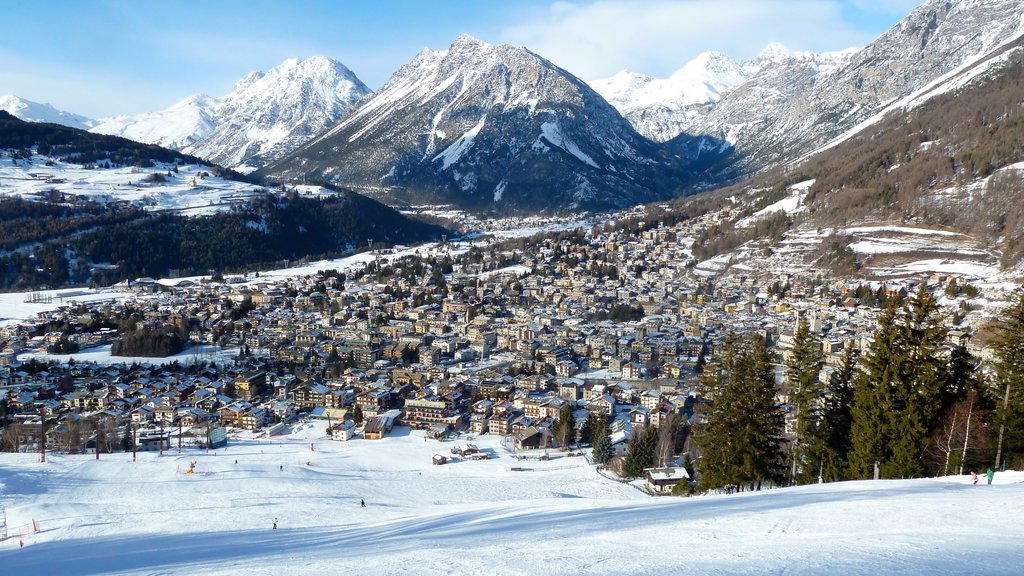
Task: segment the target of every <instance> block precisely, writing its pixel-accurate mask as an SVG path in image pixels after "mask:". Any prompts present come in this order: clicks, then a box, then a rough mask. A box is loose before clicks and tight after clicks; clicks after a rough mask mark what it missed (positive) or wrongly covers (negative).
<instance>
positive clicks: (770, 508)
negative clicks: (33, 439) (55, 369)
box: [0, 422, 1024, 576]
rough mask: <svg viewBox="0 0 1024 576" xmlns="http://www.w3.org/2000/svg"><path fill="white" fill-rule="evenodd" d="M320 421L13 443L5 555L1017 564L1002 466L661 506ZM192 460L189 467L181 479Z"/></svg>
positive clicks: (406, 567)
mask: <svg viewBox="0 0 1024 576" xmlns="http://www.w3.org/2000/svg"><path fill="white" fill-rule="evenodd" d="M325 425H326V424H325V423H321V422H316V423H307V424H302V425H299V426H297V428H296V429H295V430H293V431H291V433H290V434H287V435H285V436H282V437H274V438H270V439H266V438H252V437H251V436H249V437H246V438H240V439H234V440H232V441H231V443H230V444H229V446H228V447H227V448H222V449H219V450H216V451H213V452H209V453H207V452H205V451H203V450H199V449H190V448H187V449H186V450H185V452H184V453H183V454H180V455H179V454H178V453H177V450H176V449H175V448H172V450H170V451H169V452H166V453H165V454H163V455H157V454H154V453H144V454H139V456H138V462H135V463H133V462H132V461H131V455H130V454H104V455H102V456H101V458H100V459H99V460H95V459H94V457H93V456H91V455H78V456H71V455H51V456H50V460H51V461H50V462H49V463H47V464H40V463H38V456H37V455H35V454H4V455H3V457H2V458H0V503H2V504H3V505H4V506H5V507H6V509H7V518H8V524H9V526H12V527H19V526H23V525H26V524H28V523H30V522H31V520H32V519H35V520H37V521H39V523H40V527H41V529H42V531H41V532H40V533H38V534H34V535H28V536H25V537H24V541H25V547H24V548H21V549H19V548H18V543H17V539H13V540H8V541H6V542H3V543H0V565H3V566H4V572H5V573H8V574H33V575H40V576H42V575H48V574H82V575H89V574H112V573H116V574H164V575H172V574H182V575H184V574H189V575H192V574H204V575H214V576H218V575H232V576H235V575H237V574H268V575H269V574H299V575H302V574H317V575H321V574H324V573H332V574H338V573H340V574H351V573H356V572H358V573H365V574H485V573H487V574H524V575H525V574H536V573H537V571H538V570H543V571H544V573H545V574H573V575H576V574H581V573H582V574H665V573H672V572H677V571H679V570H680V569H683V568H685V569H686V571H687V572H693V573H698V574H702V573H715V574H765V573H774V574H781V573H786V574H797V575H802V574H824V573H842V574H865V575H871V576H876V575H877V574H893V573H900V574H929V575H931V574H958V575H962V574H963V573H965V572H968V571H970V570H978V569H980V568H979V567H983V569H984V572H985V574H987V575H992V574H995V575H999V574H1017V573H1019V564H1020V562H1022V561H1024V547H1021V546H1020V545H1019V541H1020V538H1021V537H1022V536H1024V526H1022V525H1021V523H1020V522H1019V521H1018V520H1017V518H1018V517H1019V514H1020V513H1021V512H1022V511H1024V504H1022V502H1024V499H1022V498H1021V496H1022V495H1024V473H1016V472H1006V473H997V474H996V483H995V485H994V486H991V487H989V486H984V485H982V486H971V485H970V483H969V480H968V478H967V476H961V477H948V478H939V479H924V480H910V481H901V480H892V481H879V482H867V481H865V482H844V483H836V484H824V485H812V486H805V487H800V488H791V489H782V490H771V491H764V492H759V493H743V494H735V495H728V496H725V495H722V496H707V497H696V498H651V497H647V496H645V495H643V494H642V493H640V492H639V491H637V490H634V489H633V488H631V487H630V486H627V485H625V484H620V483H617V482H613V481H610V480H607V479H605V478H604V477H602V476H600V475H598V474H597V473H596V472H595V471H594V470H593V469H592V467H591V466H589V465H587V464H586V462H585V461H584V460H583V459H582V458H579V457H565V456H563V455H562V454H560V453H557V452H552V455H554V456H557V458H555V459H553V460H551V461H550V462H540V461H535V460H525V461H520V460H515V459H513V458H512V455H511V454H510V453H509V452H507V451H506V450H505V449H504V448H502V447H501V445H500V439H499V438H497V437H493V436H481V437H478V438H475V439H473V440H472V442H474V443H476V444H477V445H478V446H479V447H480V448H481V449H483V450H484V451H486V452H490V453H492V455H493V456H494V459H492V460H488V461H457V462H454V463H450V464H447V465H444V466H432V465H431V464H430V459H431V456H432V455H433V454H435V453H443V454H448V453H449V449H450V448H451V447H452V446H453V445H454V443H453V442H437V441H434V440H429V441H424V440H423V437H422V436H421V433H420V432H410V431H409V430H408V429H405V428H397V429H396V430H395V433H394V434H393V435H392V436H389V437H387V438H385V439H384V440H380V441H367V440H362V439H357V440H353V441H350V442H346V443H342V442H332V441H330V440H326V439H324V435H323V428H324V426H325ZM459 441H466V438H462V439H460V440H459ZM311 444H312V447H313V449H312V450H311V449H310V447H311ZM191 460H195V461H196V470H197V474H195V475H191V476H189V475H184V474H181V473H179V472H180V470H183V469H185V468H187V467H188V463H189V462H190V461H191ZM236 460H237V462H238V463H237V464H236V463H235V462H236ZM513 466H517V467H522V468H525V469H527V470H526V471H522V472H520V471H512V470H511V468H512V467H513ZM281 468H283V469H281ZM360 499H364V500H365V501H366V503H367V507H366V508H365V509H363V508H360V507H359V500H360ZM275 519H276V520H277V522H278V529H277V530H274V529H272V524H273V522H274V521H275Z"/></svg>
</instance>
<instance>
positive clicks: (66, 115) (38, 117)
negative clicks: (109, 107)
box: [0, 94, 96, 130]
mask: <svg viewBox="0 0 1024 576" xmlns="http://www.w3.org/2000/svg"><path fill="white" fill-rule="evenodd" d="M0 110H3V111H4V112H7V113H8V114H10V115H12V116H14V117H16V118H20V119H22V120H24V121H26V122H53V123H55V124H63V125H64V126H70V127H71V128H78V129H81V130H88V129H89V128H91V127H93V126H95V125H96V121H95V120H92V119H90V118H86V117H85V116H79V115H78V114H72V113H71V112H65V111H63V110H58V109H56V108H54V107H53V106H51V105H49V104H40V103H39V102H33V101H31V100H26V99H24V98H21V97H19V96H15V95H14V94H8V95H6V96H0Z"/></svg>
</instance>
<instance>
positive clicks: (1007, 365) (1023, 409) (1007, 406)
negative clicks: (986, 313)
mask: <svg viewBox="0 0 1024 576" xmlns="http://www.w3.org/2000/svg"><path fill="white" fill-rule="evenodd" d="M1014 296H1015V301H1014V302H1013V303H1012V304H1011V305H1010V306H1009V307H1007V308H1006V310H1004V311H1003V312H1002V314H1000V316H999V318H998V319H997V322H996V325H995V328H994V331H995V338H994V339H993V341H992V348H993V350H994V351H995V357H996V360H995V369H996V389H995V390H994V391H993V392H994V395H995V396H996V400H997V401H996V413H995V419H994V421H993V424H994V426H993V429H994V433H995V436H996V438H995V441H996V454H995V461H994V462H993V464H992V467H993V469H996V468H998V467H999V466H1000V465H1001V464H1002V463H1003V462H1004V461H1006V460H1011V461H1012V460H1016V461H1018V462H1019V459H1020V457H1021V455H1024V289H1018V290H1017V291H1016V292H1015V293H1014Z"/></svg>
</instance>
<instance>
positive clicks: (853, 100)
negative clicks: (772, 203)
mask: <svg viewBox="0 0 1024 576" xmlns="http://www.w3.org/2000/svg"><path fill="white" fill-rule="evenodd" d="M1022 15H1024V12H1022V10H1021V5H1020V2H1019V0H929V1H928V2H925V3H924V4H923V5H921V6H920V7H919V8H917V9H916V10H914V11H913V12H912V13H911V14H910V15H909V16H907V17H906V18H905V19H903V20H902V21H900V22H899V23H898V24H897V25H896V26H894V27H893V28H891V29H890V30H888V31H887V32H885V33H884V34H882V35H881V36H880V37H879V38H878V39H876V40H875V41H874V42H872V43H871V44H869V45H868V46H867V47H865V48H864V49H862V50H860V51H858V52H856V53H854V54H846V55H845V58H844V60H845V62H833V63H832V64H827V65H824V66H823V65H822V64H821V63H818V62H815V63H814V65H813V66H812V67H811V68H808V67H807V65H808V64H810V62H807V61H804V62H801V63H798V65H797V67H796V69H795V70H794V71H793V72H792V73H790V72H788V71H786V70H785V69H774V68H772V67H768V68H767V69H762V70H761V72H759V73H758V74H756V75H755V76H754V77H752V78H751V79H750V80H748V81H747V82H746V83H744V84H743V85H741V86H739V87H737V88H736V89H734V90H732V91H731V92H730V93H729V94H727V95H726V96H725V97H723V98H722V100H721V101H720V102H719V105H718V106H717V107H716V108H715V109H714V110H712V111H711V112H710V113H709V114H708V115H707V116H706V117H704V119H703V120H702V121H701V122H700V123H699V124H698V125H696V126H695V127H694V129H693V130H694V132H693V133H694V134H708V135H712V136H715V137H719V138H723V139H726V140H728V141H730V142H734V143H735V145H736V149H737V152H738V153H739V154H738V156H739V158H740V159H741V161H742V162H743V163H744V164H745V165H746V166H747V168H748V169H756V168H759V167H763V166H767V165H770V164H772V163H775V162H778V161H782V160H786V159H792V158H795V157H798V156H800V155H801V154H804V153H806V152H808V151H810V150H812V149H814V148H816V147H818V146H820V145H822V144H824V143H826V142H828V141H829V140H831V139H833V138H835V137H837V136H839V135H841V134H842V133H843V132H845V131H847V130H849V129H850V128H853V127H854V126H857V125H858V124H860V123H862V122H863V121H865V120H866V119H869V118H871V117H872V116H874V115H875V114H877V113H878V112H879V111H881V110H882V109H883V108H884V107H885V106H886V105H888V104H890V103H891V102H893V101H896V100H899V99H900V98H904V97H906V96H908V95H909V94H911V93H913V92H914V91H916V90H918V89H920V88H922V87H923V86H926V85H928V84H929V83H931V82H933V81H934V80H936V79H937V78H940V77H941V76H943V75H944V74H947V73H949V72H951V71H953V70H955V69H957V68H958V67H960V66H962V65H963V64H964V63H967V62H970V61H972V60H975V59H977V58H979V57H980V56H982V55H984V54H987V53H989V52H991V51H992V50H995V49H997V48H998V47H999V46H1000V45H1002V44H1003V43H1005V42H1006V41H1008V40H1009V39H1011V38H1013V37H1015V36H1016V35H1018V34H1019V33H1020V31H1021V28H1022V17H1024V16H1022ZM759 103H764V104H765V105H764V106H759Z"/></svg>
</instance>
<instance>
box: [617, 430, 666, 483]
mask: <svg viewBox="0 0 1024 576" xmlns="http://www.w3.org/2000/svg"><path fill="white" fill-rule="evenodd" d="M656 438H657V431H656V430H655V429H654V428H650V427H644V428H641V427H636V428H634V429H633V435H632V436H631V437H630V439H629V446H628V447H627V448H626V458H625V460H624V461H623V463H622V475H623V476H625V477H627V478H639V477H640V476H643V474H644V468H649V467H650V466H651V460H652V459H653V457H654V442H655V441H656V440H655V439H656Z"/></svg>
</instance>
